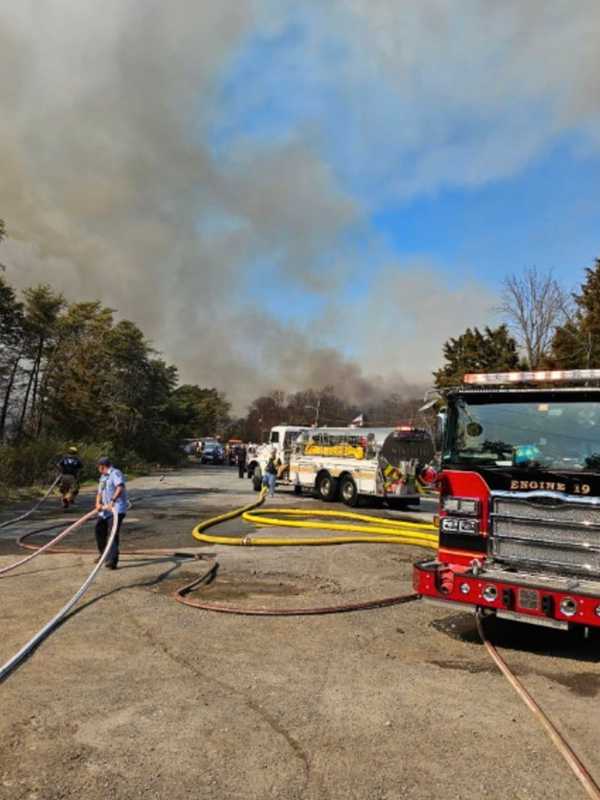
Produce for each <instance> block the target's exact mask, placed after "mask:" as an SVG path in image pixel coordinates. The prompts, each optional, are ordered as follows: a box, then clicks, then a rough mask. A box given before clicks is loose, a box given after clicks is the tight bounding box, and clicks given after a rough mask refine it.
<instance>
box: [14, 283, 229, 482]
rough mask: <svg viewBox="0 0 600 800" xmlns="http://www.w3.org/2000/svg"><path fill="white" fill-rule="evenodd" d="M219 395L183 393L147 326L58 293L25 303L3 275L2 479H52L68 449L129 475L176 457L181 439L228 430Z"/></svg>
mask: <svg viewBox="0 0 600 800" xmlns="http://www.w3.org/2000/svg"><path fill="white" fill-rule="evenodd" d="M229 410H230V406H229V403H228V402H227V401H226V400H225V398H224V397H223V395H222V394H221V393H219V392H218V391H217V390H216V389H204V388H201V387H199V386H189V385H183V386H178V375H177V369H176V367H175V366H173V365H171V364H167V363H166V362H165V361H164V360H163V359H162V358H161V357H160V356H159V354H158V353H157V352H156V351H155V350H154V349H153V347H152V345H151V343H150V342H149V341H148V339H147V338H146V337H145V336H144V334H143V332H142V331H141V330H140V328H139V327H138V326H137V325H136V324H134V323H133V322H130V321H128V320H121V321H118V322H116V321H115V319H114V314H113V312H112V310H111V309H109V308H106V307H105V306H103V305H102V304H101V303H99V302H96V301H92V302H78V303H68V302H67V301H66V299H65V298H64V297H63V295H62V294H60V293H58V292H56V291H54V290H53V289H52V288H51V287H50V286H49V285H39V286H34V287H31V288H29V289H26V290H25V291H24V292H22V294H21V296H18V295H17V293H16V292H15V290H14V289H13V287H12V286H11V285H10V284H9V283H8V282H7V280H6V279H5V278H4V277H3V276H0V481H1V482H3V483H5V484H8V485H22V484H27V483H31V482H32V481H34V480H40V479H42V480H43V479H44V478H45V477H48V470H49V469H51V462H52V460H53V458H54V456H55V455H56V454H57V453H58V452H60V450H62V449H63V448H64V447H65V446H66V445H68V444H76V445H79V446H81V447H82V448H83V451H84V452H83V454H84V457H85V456H87V457H88V458H89V459H92V460H93V459H95V458H96V457H97V456H98V455H99V454H100V453H101V452H108V453H110V454H113V455H114V456H115V457H116V458H118V459H119V460H120V462H121V463H122V464H123V465H124V466H126V467H128V468H131V467H135V466H136V465H143V464H147V463H152V462H154V463H156V462H161V463H165V462H166V463H168V462H172V461H174V460H176V459H177V457H178V448H177V445H178V443H179V442H180V441H181V439H182V438H185V437H189V436H199V435H203V434H209V433H212V432H213V431H214V430H215V429H218V428H219V427H222V426H223V425H224V424H226V423H227V422H229Z"/></svg>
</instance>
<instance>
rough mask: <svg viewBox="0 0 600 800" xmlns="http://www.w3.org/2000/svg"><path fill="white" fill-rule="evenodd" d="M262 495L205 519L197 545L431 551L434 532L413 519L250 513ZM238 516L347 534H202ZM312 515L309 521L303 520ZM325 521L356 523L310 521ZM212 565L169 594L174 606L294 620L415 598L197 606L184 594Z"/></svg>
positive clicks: (209, 576)
mask: <svg viewBox="0 0 600 800" xmlns="http://www.w3.org/2000/svg"><path fill="white" fill-rule="evenodd" d="M265 497H266V492H265V491H264V490H263V492H262V493H261V495H260V497H259V498H258V500H257V501H256V502H254V503H251V504H250V505H248V506H245V507H244V508H239V509H236V510H235V511H230V512H228V513H227V514H221V515H219V516H218V517H211V518H210V519H207V520H204V521H203V522H201V523H200V524H199V525H196V527H195V528H194V530H193V531H192V535H193V537H194V538H195V539H197V540H198V541H200V542H205V543H208V544H224V545H238V546H239V545H251V546H252V545H254V546H256V545H258V546H264V547H273V546H274V547H294V546H298V547H302V546H304V545H333V544H351V543H356V542H368V543H379V544H404V545H416V546H418V547H430V548H432V549H435V548H436V547H437V540H438V537H437V533H433V531H435V528H434V526H433V525H431V524H429V523H422V522H418V521H416V520H406V519H405V520H398V519H382V518H380V517H372V516H367V515H366V514H357V513H354V512H350V511H326V510H322V509H311V510H308V509H298V508H272V509H268V510H261V512H260V513H255V512H256V509H257V508H258V507H259V506H261V505H262V504H263V503H264V501H265ZM239 516H241V517H242V518H243V519H244V520H245V521H246V522H250V523H253V524H255V525H275V526H280V527H286V528H303V529H309V530H310V529H319V530H322V529H323V528H324V527H325V528H328V529H329V530H333V531H345V532H347V533H348V534H349V535H345V536H313V537H304V538H298V537H270V536H249V535H247V536H213V535H211V534H209V533H206V531H207V530H208V529H209V528H212V527H213V526H215V525H219V524H220V523H222V522H226V521H227V520H230V519H235V518H236V517H239ZM306 517H312V518H313V519H312V520H309V519H305V518H306ZM315 517H316V518H319V517H321V518H322V517H325V518H327V519H328V520H329V519H331V518H334V519H342V520H350V521H352V522H356V523H359V524H349V523H348V522H329V521H327V522H324V521H317V520H316V519H314V518H315ZM217 569H218V564H217V562H216V561H213V562H212V564H211V565H210V566H209V568H208V569H207V570H206V572H204V573H203V574H202V575H200V576H198V578H196V579H194V580H193V581H192V582H191V583H189V584H186V585H185V586H181V587H180V588H179V589H177V591H176V592H175V594H174V597H175V599H176V600H177V601H178V602H179V603H183V604H184V605H187V606H192V607H193V608H199V609H203V610H205V611H217V612H221V613H226V614H242V615H249V616H296V615H301V616H304V615H311V614H337V613H340V612H345V611H363V610H367V609H372V608H383V607H385V606H390V605H398V604H400V603H407V602H410V601H411V600H415V599H416V597H417V595H416V594H414V593H411V594H402V595H395V596H393V597H382V598H377V599H374V600H362V601H360V602H354V603H344V604H342V605H339V604H338V605H334V606H317V607H311V608H306V607H301V608H265V607H263V606H259V607H256V606H255V607H244V608H242V607H236V606H230V605H224V604H221V603H214V602H203V601H202V600H195V599H192V598H190V597H189V595H190V594H191V593H192V592H194V591H195V590H196V589H198V588H200V587H202V586H205V585H207V584H209V583H211V582H212V581H213V580H214V579H215V577H216V574H217Z"/></svg>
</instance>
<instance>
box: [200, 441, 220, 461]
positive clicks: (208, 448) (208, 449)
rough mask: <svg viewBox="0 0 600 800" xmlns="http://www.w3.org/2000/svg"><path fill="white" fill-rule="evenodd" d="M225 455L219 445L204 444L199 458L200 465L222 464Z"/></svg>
mask: <svg viewBox="0 0 600 800" xmlns="http://www.w3.org/2000/svg"><path fill="white" fill-rule="evenodd" d="M224 460H225V454H224V452H223V448H222V447H221V445H220V444H205V445H204V449H203V450H202V456H201V457H200V463H201V464H222V463H223V461H224Z"/></svg>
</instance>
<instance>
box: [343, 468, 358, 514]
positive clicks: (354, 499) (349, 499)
mask: <svg viewBox="0 0 600 800" xmlns="http://www.w3.org/2000/svg"><path fill="white" fill-rule="evenodd" d="M340 497H341V498H342V503H344V504H345V505H347V506H350V507H351V508H356V506H357V505H358V503H359V497H358V489H357V487H356V484H355V483H354V480H353V479H352V478H351V477H350V475H344V477H343V478H342V479H341V481H340Z"/></svg>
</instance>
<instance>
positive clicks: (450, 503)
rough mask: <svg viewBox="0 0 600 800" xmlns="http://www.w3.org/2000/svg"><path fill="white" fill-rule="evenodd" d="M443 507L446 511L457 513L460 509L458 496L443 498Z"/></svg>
mask: <svg viewBox="0 0 600 800" xmlns="http://www.w3.org/2000/svg"><path fill="white" fill-rule="evenodd" d="M442 508H443V509H444V511H449V512H450V513H456V512H457V511H458V497H444V499H443V500H442Z"/></svg>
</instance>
